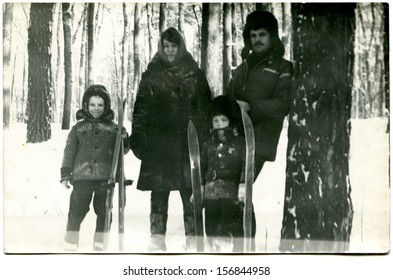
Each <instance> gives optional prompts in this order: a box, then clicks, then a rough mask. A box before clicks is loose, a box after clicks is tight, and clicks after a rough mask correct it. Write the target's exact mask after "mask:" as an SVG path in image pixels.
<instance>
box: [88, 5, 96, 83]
mask: <svg viewBox="0 0 393 280" xmlns="http://www.w3.org/2000/svg"><path fill="white" fill-rule="evenodd" d="M94 6H95V4H94V3H89V4H88V11H87V73H88V85H89V86H90V85H92V84H94V73H93V71H94V67H93V58H94Z"/></svg>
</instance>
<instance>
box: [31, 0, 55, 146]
mask: <svg viewBox="0 0 393 280" xmlns="http://www.w3.org/2000/svg"><path fill="white" fill-rule="evenodd" d="M53 7H54V4H49V3H45V4H43V3H32V4H31V8H30V26H29V28H28V43H27V49H28V54H29V74H28V75H29V77H28V98H27V102H28V105H27V106H28V109H27V143H40V142H44V141H47V140H49V139H50V138H51V126H50V119H51V114H50V109H51V94H52V88H51V76H52V74H51V73H52V72H51V57H52V55H51V52H50V50H51V44H52V30H51V25H52V16H53Z"/></svg>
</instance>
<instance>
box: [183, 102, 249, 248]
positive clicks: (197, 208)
mask: <svg viewBox="0 0 393 280" xmlns="http://www.w3.org/2000/svg"><path fill="white" fill-rule="evenodd" d="M241 114H242V121H243V127H244V133H245V138H246V169H245V178H246V179H245V185H246V191H245V201H244V210H243V231H244V244H243V246H244V251H245V252H251V247H252V245H251V244H252V186H253V183H254V158H255V136H254V129H253V126H252V122H251V119H250V117H249V116H248V114H247V112H246V111H244V110H243V109H241ZM187 136H188V149H189V156H190V167H191V186H192V192H193V197H194V201H193V202H194V223H195V234H196V241H197V251H198V252H203V251H204V227H203V214H202V200H203V197H202V186H201V169H200V149H199V141H198V134H197V131H196V129H195V126H194V124H193V123H192V121H191V120H190V121H189V123H188V133H187Z"/></svg>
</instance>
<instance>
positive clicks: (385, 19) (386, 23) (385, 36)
mask: <svg viewBox="0 0 393 280" xmlns="http://www.w3.org/2000/svg"><path fill="white" fill-rule="evenodd" d="M382 5H383V27H384V28H383V29H384V32H383V54H384V55H383V61H384V65H385V68H384V86H385V106H386V109H387V110H388V111H389V110H390V104H389V101H390V80H389V77H390V74H389V72H390V65H389V4H388V3H383V4H382ZM386 131H387V132H389V131H390V122H389V123H388V127H387V129H386Z"/></svg>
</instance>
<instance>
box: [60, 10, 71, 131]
mask: <svg viewBox="0 0 393 280" xmlns="http://www.w3.org/2000/svg"><path fill="white" fill-rule="evenodd" d="M61 6H62V12H63V33H64V106H63V119H62V123H61V128H62V129H70V122H71V101H72V51H71V45H72V44H71V10H70V4H69V3H62V4H61Z"/></svg>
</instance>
